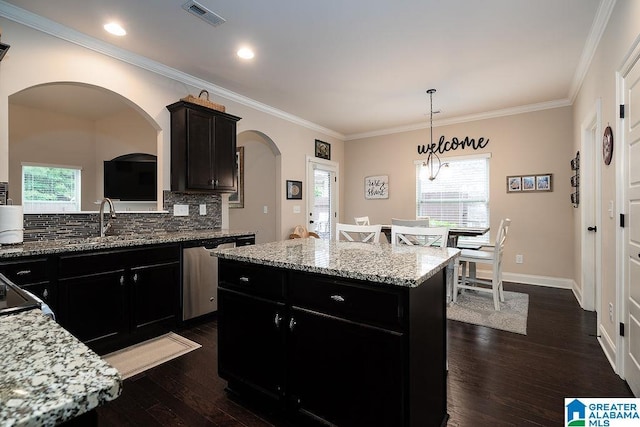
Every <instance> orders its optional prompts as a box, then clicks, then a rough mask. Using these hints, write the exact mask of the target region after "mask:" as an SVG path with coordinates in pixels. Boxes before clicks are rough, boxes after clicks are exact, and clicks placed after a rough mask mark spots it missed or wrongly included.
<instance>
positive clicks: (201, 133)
mask: <svg viewBox="0 0 640 427" xmlns="http://www.w3.org/2000/svg"><path fill="white" fill-rule="evenodd" d="M167 109H168V110H169V111H170V112H171V191H214V192H220V193H232V192H234V191H236V190H237V182H238V177H237V176H236V122H237V121H238V120H240V117H236V116H232V115H231V114H227V113H222V112H220V111H216V110H212V109H210V108H206V107H203V106H200V105H198V104H193V103H190V102H186V101H179V102H176V103H173V104H171V105H168V106H167Z"/></svg>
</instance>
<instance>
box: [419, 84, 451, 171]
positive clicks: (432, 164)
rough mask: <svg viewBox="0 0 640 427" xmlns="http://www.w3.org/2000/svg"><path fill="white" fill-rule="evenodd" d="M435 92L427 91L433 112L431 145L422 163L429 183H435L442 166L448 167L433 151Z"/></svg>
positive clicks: (431, 118)
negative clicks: (426, 170)
mask: <svg viewBox="0 0 640 427" xmlns="http://www.w3.org/2000/svg"><path fill="white" fill-rule="evenodd" d="M435 92H436V90H435V89H429V90H427V93H428V94H429V101H430V106H431V110H430V113H431V114H430V116H429V132H430V144H429V154H428V155H427V158H426V160H425V161H424V162H422V167H423V168H427V169H428V173H429V181H433V180H434V179H436V177H437V176H438V173H439V172H440V168H442V166H446V165H447V164H446V163H445V164H444V165H443V164H442V161H441V160H440V157H439V156H438V155H437V154H436V152H435V151H434V150H433V147H434V145H433V94H434V93H435ZM423 170H424V169H423Z"/></svg>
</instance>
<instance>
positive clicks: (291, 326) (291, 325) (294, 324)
mask: <svg viewBox="0 0 640 427" xmlns="http://www.w3.org/2000/svg"><path fill="white" fill-rule="evenodd" d="M295 327H296V319H294V318H293V317H292V318H291V320H289V330H290V331H291V332H293V328H295Z"/></svg>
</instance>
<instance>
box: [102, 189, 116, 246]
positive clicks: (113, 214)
mask: <svg viewBox="0 0 640 427" xmlns="http://www.w3.org/2000/svg"><path fill="white" fill-rule="evenodd" d="M105 203H109V219H108V220H107V225H105V224H104V204H105ZM115 217H116V208H115V207H113V202H112V201H111V199H110V198H108V197H105V198H104V199H102V202H101V203H100V237H104V236H105V235H106V234H107V231H109V229H110V228H111V220H112V219H114V218H115Z"/></svg>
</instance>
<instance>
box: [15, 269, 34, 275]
mask: <svg viewBox="0 0 640 427" xmlns="http://www.w3.org/2000/svg"><path fill="white" fill-rule="evenodd" d="M27 274H31V270H20V271H18V272H16V276H26V275H27Z"/></svg>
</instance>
